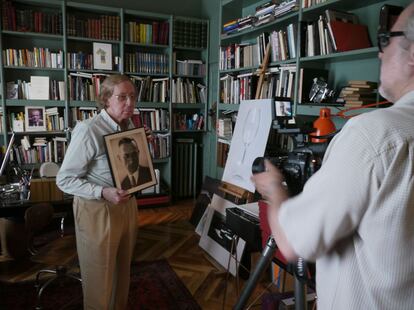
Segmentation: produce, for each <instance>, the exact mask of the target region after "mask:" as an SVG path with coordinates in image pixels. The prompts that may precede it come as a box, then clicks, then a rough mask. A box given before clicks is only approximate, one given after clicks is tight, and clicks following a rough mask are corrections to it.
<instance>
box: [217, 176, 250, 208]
mask: <svg viewBox="0 0 414 310" xmlns="http://www.w3.org/2000/svg"><path fill="white" fill-rule="evenodd" d="M221 183H222V184H221V186H219V190H220V191H222V192H223V193H224V195H225V197H224V198H226V196H227V195H231V196H233V198H234V199H235V203H242V202H244V203H250V202H252V201H253V193H251V192H249V191H248V190H246V189H244V188H241V187H239V186H237V185H233V184H230V183H228V182H225V181H221Z"/></svg>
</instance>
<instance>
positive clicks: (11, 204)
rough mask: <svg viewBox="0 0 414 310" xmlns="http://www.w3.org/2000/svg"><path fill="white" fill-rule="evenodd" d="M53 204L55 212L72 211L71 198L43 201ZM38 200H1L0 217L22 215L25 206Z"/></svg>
mask: <svg viewBox="0 0 414 310" xmlns="http://www.w3.org/2000/svg"><path fill="white" fill-rule="evenodd" d="M45 202H47V203H50V204H51V205H52V206H53V209H54V211H55V213H60V212H68V211H72V202H73V198H72V196H70V197H65V198H64V199H63V200H57V201H45ZM39 203H41V202H39V201H35V202H34V201H30V200H17V201H6V202H4V201H1V202H0V217H21V218H23V217H24V212H25V211H26V209H27V208H29V207H30V206H32V205H34V204H39Z"/></svg>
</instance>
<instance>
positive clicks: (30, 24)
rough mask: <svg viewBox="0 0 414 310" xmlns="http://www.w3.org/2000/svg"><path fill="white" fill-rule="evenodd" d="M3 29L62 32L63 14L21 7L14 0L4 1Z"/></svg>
mask: <svg viewBox="0 0 414 310" xmlns="http://www.w3.org/2000/svg"><path fill="white" fill-rule="evenodd" d="M2 26H3V28H2V29H3V30H9V31H24V32H26V31H28V32H42V33H50V34H62V14H60V13H58V12H56V13H53V12H51V13H49V12H42V11H35V10H32V9H19V8H17V9H16V7H15V6H14V4H13V2H12V1H3V5H2Z"/></svg>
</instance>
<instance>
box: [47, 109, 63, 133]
mask: <svg viewBox="0 0 414 310" xmlns="http://www.w3.org/2000/svg"><path fill="white" fill-rule="evenodd" d="M61 115H62V113H60V114H59V110H58V108H57V107H53V108H47V109H46V110H45V116H46V130H47V131H59V130H64V129H65V122H64V119H63V116H61Z"/></svg>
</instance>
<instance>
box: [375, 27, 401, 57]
mask: <svg viewBox="0 0 414 310" xmlns="http://www.w3.org/2000/svg"><path fill="white" fill-rule="evenodd" d="M404 35H405V33H404V31H383V32H378V34H377V41H378V49H379V52H380V53H383V52H384V48H386V47H387V46H388V45H389V44H390V39H391V37H401V36H404Z"/></svg>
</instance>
